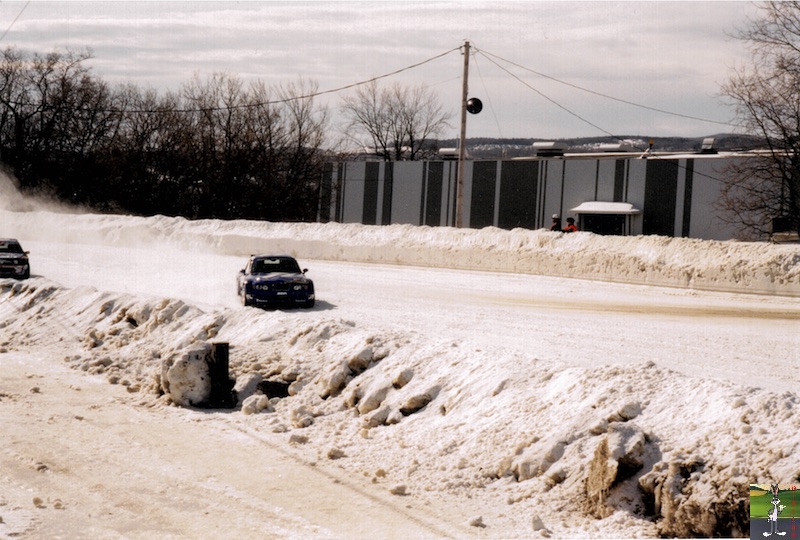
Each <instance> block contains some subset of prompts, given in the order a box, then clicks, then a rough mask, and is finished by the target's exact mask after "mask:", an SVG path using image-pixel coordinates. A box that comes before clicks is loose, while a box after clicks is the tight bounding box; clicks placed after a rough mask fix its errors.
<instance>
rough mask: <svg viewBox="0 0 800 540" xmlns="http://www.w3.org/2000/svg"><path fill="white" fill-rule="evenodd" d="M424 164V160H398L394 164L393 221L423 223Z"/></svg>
mask: <svg viewBox="0 0 800 540" xmlns="http://www.w3.org/2000/svg"><path fill="white" fill-rule="evenodd" d="M423 166H424V163H423V162H422V161H398V162H396V163H395V164H394V172H393V177H394V180H393V185H394V187H393V195H392V223H402V224H409V225H421V223H420V201H421V200H422V188H423V179H424V176H423Z"/></svg>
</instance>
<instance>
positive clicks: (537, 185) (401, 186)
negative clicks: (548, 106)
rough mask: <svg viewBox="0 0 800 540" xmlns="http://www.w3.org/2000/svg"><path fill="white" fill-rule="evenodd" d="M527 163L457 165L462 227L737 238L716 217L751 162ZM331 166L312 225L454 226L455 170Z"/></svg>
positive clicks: (662, 158) (607, 156)
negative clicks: (560, 223) (725, 180)
mask: <svg viewBox="0 0 800 540" xmlns="http://www.w3.org/2000/svg"><path fill="white" fill-rule="evenodd" d="M533 153H534V155H533V156H532V157H529V158H516V159H510V160H485V161H484V160H481V161H473V160H468V161H465V163H464V197H463V199H464V209H463V223H464V226H465V227H470V228H474V229H479V228H483V227H489V226H493V227H499V228H502V229H513V228H517V227H522V228H526V229H540V228H549V227H550V223H551V216H552V214H559V215H561V217H562V218H564V219H566V218H567V217H569V216H574V217H575V219H576V221H577V222H578V226H579V228H580V229H581V230H585V231H591V232H595V233H598V234H619V235H638V234H658V235H664V236H676V237H691V238H702V239H709V240H728V239H731V238H733V237H734V235H735V233H736V230H735V228H734V227H733V226H732V225H729V224H726V223H723V222H722V221H721V220H720V219H719V218H718V217H717V214H716V212H715V210H714V204H715V203H716V202H717V201H718V199H719V196H720V187H721V184H720V178H721V175H722V174H724V170H725V167H726V166H727V165H728V164H730V163H731V160H739V159H748V157H752V156H753V155H754V154H747V153H721V152H720V153H717V152H716V151H714V150H713V141H704V145H703V148H702V150H701V151H700V152H699V153H681V154H667V153H651V152H649V151H648V152H645V153H642V152H641V151H633V150H632V148H631V147H629V146H628V145H620V146H618V147H616V148H611V147H603V148H602V149H601V150H600V151H598V152H597V153H581V154H569V153H566V152H565V148H564V147H563V146H561V145H559V144H557V143H556V144H547V143H537V145H535V147H534V148H533ZM443 157H444V159H442V160H441V161H406V162H341V163H329V164H327V167H326V169H325V172H324V174H323V179H322V189H321V191H320V193H321V194H320V207H319V221H321V222H327V221H335V222H341V223H363V224H368V225H388V224H396V223H403V224H412V225H430V226H453V225H454V223H455V214H456V208H455V205H456V171H457V163H458V162H457V161H454V160H452V159H447V158H449V157H450V156H446V157H445V156H443Z"/></svg>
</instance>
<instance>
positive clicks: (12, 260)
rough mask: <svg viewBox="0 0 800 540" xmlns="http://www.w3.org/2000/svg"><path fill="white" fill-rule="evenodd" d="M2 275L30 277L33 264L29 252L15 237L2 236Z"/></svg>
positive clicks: (5, 276) (0, 265)
mask: <svg viewBox="0 0 800 540" xmlns="http://www.w3.org/2000/svg"><path fill="white" fill-rule="evenodd" d="M0 277H4V278H7V277H10V278H16V279H28V278H29V277H31V265H30V261H28V252H27V251H24V250H23V249H22V246H21V245H20V244H19V242H18V241H17V240H16V239H15V238H0Z"/></svg>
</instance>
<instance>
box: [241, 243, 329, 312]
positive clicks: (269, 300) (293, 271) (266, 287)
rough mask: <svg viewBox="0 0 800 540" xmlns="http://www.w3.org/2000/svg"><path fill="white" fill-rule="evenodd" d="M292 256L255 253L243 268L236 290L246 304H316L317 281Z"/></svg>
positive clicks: (268, 305) (264, 305) (274, 305)
mask: <svg viewBox="0 0 800 540" xmlns="http://www.w3.org/2000/svg"><path fill="white" fill-rule="evenodd" d="M306 272H308V270H307V269H305V268H304V269H303V270H300V265H298V264H297V261H296V260H295V259H294V257H289V256H288V255H252V256H251V257H250V260H249V261H247V266H246V267H245V268H244V269H243V270H241V271H239V276H238V278H237V286H236V290H237V292H238V294H239V297H240V298H241V299H242V304H244V305H245V306H259V307H290V306H300V307H306V308H310V307H314V301H315V296H314V282H313V281H311V280H310V279H308V278H307V277H306V275H305V274H306Z"/></svg>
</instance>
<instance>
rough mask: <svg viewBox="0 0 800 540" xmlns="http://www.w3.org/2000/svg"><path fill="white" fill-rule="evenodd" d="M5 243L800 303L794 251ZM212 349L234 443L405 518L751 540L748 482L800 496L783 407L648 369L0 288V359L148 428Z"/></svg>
mask: <svg viewBox="0 0 800 540" xmlns="http://www.w3.org/2000/svg"><path fill="white" fill-rule="evenodd" d="M0 229H2V230H3V231H4V235H7V236H18V237H21V238H25V239H28V240H42V241H44V240H46V241H49V242H61V243H82V244H99V245H125V246H139V247H148V246H160V247H162V248H164V247H170V246H171V247H174V248H177V249H182V250H202V251H208V252H213V253H219V254H226V255H241V256H246V255H248V254H250V253H254V252H267V251H269V252H284V253H288V254H291V255H294V256H297V257H302V258H303V259H317V260H335V261H353V262H367V263H383V264H401V265H419V266H432V267H445V268H457V269H470V270H476V269H477V270H491V271H502V272H514V273H532V274H544V275H554V276H565V277H580V278H583V279H595V280H609V281H620V282H629V283H645V284H650V285H662V286H670V287H684V288H694V289H710V290H718V291H737V292H750V293H758V294H772V295H784V296H800V246H789V245H783V246H778V245H769V244H762V243H738V242H709V241H698V240H690V239H677V238H664V237H601V236H596V235H593V234H589V233H576V234H561V233H550V232H548V231H544V230H540V231H529V230H513V231H501V230H497V229H484V230H460V229H450V228H429V227H412V226H402V225H394V226H390V227H370V226H362V225H354V224H335V223H330V224H282V223H260V222H248V221H216V220H203V221H188V220H185V219H182V218H169V217H164V216H156V217H152V218H139V217H129V216H112V215H88V214H85V215H66V214H59V213H51V212H46V211H29V212H12V211H0ZM34 273H35V261H34ZM213 342H227V343H230V345H231V351H232V354H231V363H230V367H231V375H232V376H233V377H235V378H236V383H237V384H236V390H237V391H238V398H239V403H238V405H237V407H236V408H235V409H234V410H233V411H232V412H231V414H232V415H239V416H241V417H242V418H243V420H241V421H247V422H250V425H252V426H254V427H255V429H258V430H261V431H264V432H269V433H272V434H273V435H274V437H276V438H281V439H283V440H284V441H285V442H286V444H290V445H294V446H297V447H300V448H305V449H307V451H308V452H309V453H310V454H316V455H317V456H318V458H319V459H322V460H335V461H337V462H341V463H344V464H345V465H343V466H345V467H347V469H348V470H349V471H352V474H354V475H356V474H358V475H363V476H365V477H367V478H370V479H371V481H372V482H374V483H377V484H380V485H385V487H386V489H387V490H389V491H390V492H391V493H393V494H395V495H398V496H409V495H413V496H416V497H420V498H421V499H423V500H424V499H425V498H426V497H428V498H435V497H437V494H443V493H444V494H448V495H454V496H460V497H464V498H468V499H470V500H471V501H474V505H475V507H476V508H483V507H486V508H489V507H492V506H493V505H495V506H496V504H495V503H494V501H497V500H502V501H505V503H506V505H507V511H505V512H504V513H503V519H504V520H506V521H508V522H509V523H512V526H510V527H509V528H507V529H505V531H509V530H513V531H517V532H518V537H524V538H527V537H530V536H545V537H546V536H551V535H554V536H557V537H566V536H576V535H580V536H588V537H642V536H658V535H663V536H694V535H701V536H720V535H721V536H746V535H747V534H748V532H749V529H748V526H749V507H748V486H749V484H750V482H751V481H752V480H753V479H754V478H759V479H773V478H774V479H789V478H791V479H794V478H797V477H798V476H799V475H800V472H799V471H798V469H797V467H796V461H795V460H794V459H793V456H796V455H797V453H798V451H800V448H799V447H798V445H800V417H798V415H797V414H796V408H797V406H798V397H797V395H796V394H794V393H789V392H786V393H783V394H780V395H779V394H776V393H774V392H769V391H766V390H762V389H758V388H750V387H745V386H741V385H737V384H734V383H727V382H721V381H719V380H713V381H712V380H707V379H703V378H698V377H687V376H685V375H682V374H680V373H676V372H674V371H671V370H669V369H666V368H663V367H659V366H657V365H655V364H654V363H653V362H649V361H647V359H643V361H642V362H641V363H640V364H639V365H634V366H625V367H621V366H611V365H606V366H596V367H593V368H592V369H587V368H583V367H565V366H563V365H557V364H554V363H553V362H548V361H543V360H540V359H539V356H540V354H539V353H540V352H541V351H529V352H526V353H524V354H523V353H522V352H520V351H516V350H505V349H491V350H490V349H483V348H480V347H476V346H475V345H474V344H471V343H469V342H462V341H454V340H451V339H448V338H447V337H446V336H442V338H441V339H440V340H433V341H431V340H429V339H418V336H417V335H415V334H414V332H412V331H403V330H386V329H382V328H370V327H366V326H363V325H359V324H357V323H355V322H353V321H349V320H346V319H341V318H336V317H330V316H323V317H320V318H317V319H314V320H312V321H309V320H308V319H306V318H304V317H303V315H302V314H299V313H296V312H280V311H278V312H261V311H258V310H254V309H227V308H210V309H208V308H201V307H199V306H195V305H192V304H189V303H186V302H184V301H181V300H175V299H154V298H143V297H137V296H130V295H125V294H119V293H111V292H104V291H98V290H96V289H93V288H89V287H81V288H75V289H67V288H64V287H62V286H60V285H59V284H58V283H56V282H54V281H51V280H49V279H47V278H45V277H36V278H34V279H31V280H28V281H25V282H15V281H10V280H2V281H0V353H2V352H6V351H11V350H26V349H36V348H39V349H45V350H54V349H55V348H57V349H58V350H59V351H61V354H62V355H63V360H64V362H66V363H67V364H68V365H70V366H72V367H74V368H75V369H79V370H83V371H85V372H87V373H89V374H93V375H97V376H102V377H105V378H106V379H107V380H108V382H109V383H111V384H119V385H123V386H124V387H126V388H127V389H128V390H129V392H130V393H131V395H132V396H135V398H136V399H137V400H138V402H139V403H141V404H143V405H146V406H149V407H162V406H168V405H171V404H179V405H191V404H192V399H193V396H194V393H193V392H194V391H195V390H196V389H197V388H201V387H202V386H203V384H205V381H203V380H201V379H202V378H203V377H205V376H206V375H207V374H205V373H203V372H202V370H197V369H196V366H195V367H192V366H190V365H189V363H188V359H190V358H191V357H192V355H195V356H196V355H197V354H199V353H198V351H205V350H207V348H208V347H209V344H211V343H213ZM794 360H796V359H794ZM171 370H172V373H170V371H171ZM170 380H171V381H175V383H174V384H176V385H177V386H178V387H180V389H181V390H180V391H179V392H176V394H175V395H179V396H181V397H178V398H175V395H173V392H172V391H171V390H172V389H171V388H170V386H171V385H172V384H173V383H168V381H170ZM265 383H277V384H280V385H284V386H285V388H286V389H287V392H286V395H285V396H283V395H281V396H279V395H270V391H269V390H267V389H268V388H271V387H270V386H269V385H267V384H265ZM490 501H491V502H490ZM531 508H535V509H536V511H535V512H534V513H533V514H531V510H530V509H531ZM494 517H495V518H497V519H499V517H498V516H494ZM487 523H489V528H488V529H487V531H488V532H487V534H488V535H489V536H491V520H490V518H489V517H487V516H485V515H484V516H477V517H476V519H475V520H474V522H473V524H472V525H473V526H474V527H476V528H483V527H486V526H487ZM476 534H477V533H476Z"/></svg>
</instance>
